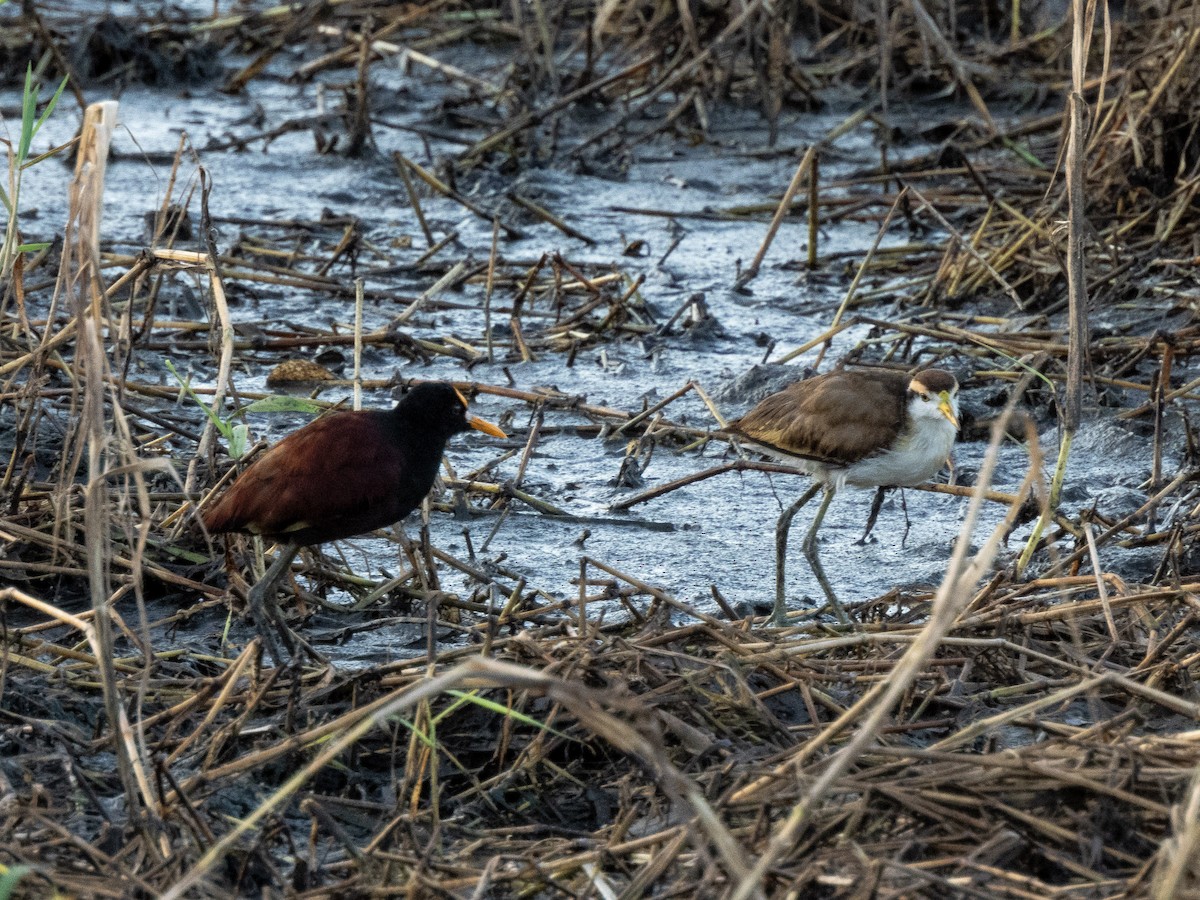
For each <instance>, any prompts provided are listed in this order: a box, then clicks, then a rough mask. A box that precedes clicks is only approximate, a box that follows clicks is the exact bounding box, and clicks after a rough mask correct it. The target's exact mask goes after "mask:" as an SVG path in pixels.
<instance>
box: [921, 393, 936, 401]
mask: <svg viewBox="0 0 1200 900" xmlns="http://www.w3.org/2000/svg"><path fill="white" fill-rule="evenodd" d="M921 399H922V400H924V401H925V402H926V403H928V402H929V401H930V400H932V399H933V398H932V397H930V396H929V395H928V394H922V395H921Z"/></svg>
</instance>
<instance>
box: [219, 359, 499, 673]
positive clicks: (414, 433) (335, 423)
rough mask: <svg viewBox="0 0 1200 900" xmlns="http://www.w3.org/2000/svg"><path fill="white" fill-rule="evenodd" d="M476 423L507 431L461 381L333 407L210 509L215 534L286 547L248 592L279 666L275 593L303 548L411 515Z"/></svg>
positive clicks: (280, 625)
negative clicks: (470, 401) (470, 407)
mask: <svg viewBox="0 0 1200 900" xmlns="http://www.w3.org/2000/svg"><path fill="white" fill-rule="evenodd" d="M471 428H474V429H476V430H477V431H482V432H484V433H485V434H490V435H492V436H494V437H506V435H505V434H504V432H503V431H501V430H500V429H499V428H498V427H496V426H495V425H493V424H492V423H491V422H485V421H484V420H483V419H480V418H477V417H475V416H468V415H467V399H466V397H464V396H463V395H462V393H461V392H459V391H458V390H457V389H456V388H454V387H453V386H451V385H448V384H438V383H428V384H421V385H417V386H416V387H414V388H413V389H412V390H410V391H409V392H408V393H407V394H405V395H404V397H403V398H401V400H400V402H399V403H397V404H396V406H395V408H394V409H392V410H362V411H358V412H349V411H346V412H335V413H332V414H330V415H327V416H324V417H323V418H320V419H317V420H316V421H315V422H310V423H309V424H308V425H306V426H304V427H303V428H301V429H300V430H298V431H295V432H293V433H292V434H290V435H288V436H287V437H286V438H284V439H283V440H282V441H280V442H279V443H278V444H276V445H275V446H274V447H272V448H271V449H270V450H268V451H267V452H266V453H264V454H263V455H262V456H261V457H259V459H258V460H257V461H256V462H254V463H252V464H251V465H250V467H249V468H248V469H246V471H245V472H243V473H242V474H241V476H239V477H238V479H237V481H236V482H234V484H233V487H231V488H230V489H229V490H228V491H226V492H225V493H224V494H223V495H222V496H221V497H220V499H218V500H217V501H216V503H214V504H213V505H212V506H210V507H209V508H208V509H206V510H205V511H204V526H205V527H206V528H207V529H208V530H209V531H213V532H229V531H239V532H243V533H246V534H258V535H262V536H263V537H265V538H267V539H269V540H271V541H275V542H278V543H281V544H283V545H284V546H283V547H282V549H281V550H280V551H279V555H278V556H277V557H276V558H275V562H273V563H272V564H271V567H270V568H269V569H268V570H267V572H266V574H265V575H264V576H263V577H262V579H261V580H260V581H259V582H258V583H257V584H255V585H254V587H253V588H251V590H250V594H249V597H248V599H249V603H250V610H251V613H252V614H253V615H254V619H255V623H256V624H257V626H258V630H259V633H260V634H262V636H263V642H264V643H265V644H266V645H267V649H268V650H269V651H270V652H271V655H272V656H273V657H274V658H275V661H276V663H279V662H281V661H282V656H281V655H280V653H279V647H278V644H276V642H275V639H274V636H273V635H272V633H271V629H270V628H268V627H267V624H268V620H269V621H270V623H271V624H272V625H274V626H275V629H276V630H277V631H278V632H279V634H280V635H281V636H282V637H283V640H284V642H285V643H286V644H287V645H288V651H289V653H290V654H293V655H294V652H295V647H294V643H293V641H292V634H291V631H290V629H288V627H287V625H286V624H285V623H284V621H283V616H282V614H281V613H280V611H279V608H278V606H276V604H275V590H276V588H277V587H278V585H279V582H280V581H281V580H282V579H283V577H284V574H285V573H286V572H287V571H288V569H289V568H290V567H291V564H292V560H293V559H295V557H296V553H297V552H298V551H299V549H300V548H301V547H304V546H308V545H309V544H320V543H323V542H325V541H336V540H341V539H342V538H348V537H352V536H354V535H356V534H362V533H364V532H367V531H374V530H375V529H376V528H382V527H384V526H385V525H390V524H392V523H393V522H398V521H399V520H400V519H403V518H404V517H405V516H407V515H408V514H409V513H410V512H412V511H413V510H414V509H416V508H417V506H418V505H419V504H420V503H421V501H422V500H423V499H424V498H425V495H426V494H427V493H429V489H430V488H431V487H432V486H433V480H434V478H435V477H436V476H437V470H438V465H439V464H440V463H441V461H442V453H443V452H444V451H445V449H446V442H447V441H449V440H450V438H451V437H453V436H454V435H456V434H458V433H459V432H462V431H467V430H468V429H471Z"/></svg>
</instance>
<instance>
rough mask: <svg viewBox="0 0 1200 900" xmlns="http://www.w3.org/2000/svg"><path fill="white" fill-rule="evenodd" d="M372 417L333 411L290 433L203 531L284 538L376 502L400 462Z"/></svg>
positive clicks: (229, 494) (242, 479) (397, 474)
mask: <svg viewBox="0 0 1200 900" xmlns="http://www.w3.org/2000/svg"><path fill="white" fill-rule="evenodd" d="M376 415H377V414H375V413H372V412H339V413H333V414H332V415H328V416H325V417H324V418H321V419H317V420H316V421H315V422H311V423H309V424H308V425H306V426H305V427H303V428H301V429H300V430H299V431H296V432H293V433H292V434H290V435H288V436H287V437H286V438H284V439H283V440H282V441H280V442H279V443H278V444H276V445H275V446H274V447H272V448H271V449H270V450H268V451H267V452H266V453H265V454H263V456H262V457H260V458H259V460H258V461H257V462H255V463H253V464H252V465H251V466H250V467H249V468H248V469H247V470H246V471H245V472H243V473H242V474H241V475H240V476H239V477H238V479H237V481H235V482H234V484H233V486H232V487H231V488H230V489H229V490H228V491H226V492H225V493H224V494H223V495H222V496H221V498H220V499H219V500H218V501H217V503H216V505H215V506H213V507H211V508H210V509H209V510H207V511H206V512H205V514H204V525H205V527H206V528H208V530H209V531H214V532H224V531H249V532H252V533H257V534H265V535H272V536H278V535H285V534H286V532H287V531H289V530H290V529H294V528H295V527H296V526H297V525H299V524H300V523H305V522H309V523H318V522H324V521H329V520H336V519H339V518H341V517H343V516H344V515H346V514H347V513H348V512H351V511H353V510H357V509H360V508H362V507H364V506H366V505H370V504H371V503H372V501H377V500H378V496H379V494H380V492H381V491H386V490H388V489H389V488H393V489H394V487H393V486H395V485H397V484H398V483H399V481H400V478H401V469H402V461H401V459H400V457H399V454H398V453H397V451H396V449H395V447H394V446H392V445H391V444H388V443H384V442H381V441H380V440H379V427H378V423H377V422H376V421H375V417H376ZM385 415H386V414H385Z"/></svg>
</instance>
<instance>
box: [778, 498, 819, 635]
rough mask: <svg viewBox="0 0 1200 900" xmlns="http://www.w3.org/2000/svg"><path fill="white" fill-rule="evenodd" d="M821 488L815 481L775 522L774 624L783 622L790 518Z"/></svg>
mask: <svg viewBox="0 0 1200 900" xmlns="http://www.w3.org/2000/svg"><path fill="white" fill-rule="evenodd" d="M819 490H821V484H820V482H816V483H814V484H813V486H812V487H810V488H809V489H808V490H807V491H805V492H804V493H803V494H802V495H801V496H800V499H799V500H797V501H796V502H795V503H793V504H792V505H791V506H789V507H788V508H787V509H785V510H784V511H783V515H781V516H780V517H779V521H777V522H776V523H775V608H774V609H773V610H772V612H771V621H772V622H773V623H774V624H776V625H782V624H783V610H784V605H785V603H784V596H783V571H784V566H785V562H786V559H787V539H788V532H789V531H790V530H791V527H792V519H794V518H796V513H798V512H800V509H801V508H802V507H803V506H804V504H805V503H807V502H808V501H809V500H811V499H812V498H813V497H815V496H817V491H819Z"/></svg>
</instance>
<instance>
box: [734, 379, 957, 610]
mask: <svg viewBox="0 0 1200 900" xmlns="http://www.w3.org/2000/svg"><path fill="white" fill-rule="evenodd" d="M728 430H729V431H730V432H732V433H733V434H734V435H736V436H738V437H740V438H743V439H745V440H746V441H748V442H749V443H750V444H752V445H753V446H755V447H756V448H758V449H759V450H761V451H762V452H763V453H766V454H767V455H769V456H773V457H775V458H777V459H780V460H783V461H784V462H788V463H792V464H795V465H799V466H800V467H801V468H803V469H805V470H806V471H807V472H808V473H809V474H810V475H811V476H812V477H813V478H814V479H815V482H814V484H813V485H812V487H810V488H809V489H808V490H807V491H805V493H804V494H803V495H801V497H800V499H799V500H797V501H796V502H795V503H793V504H792V505H791V506H790V507H788V508H787V509H786V510H784V512H783V514H782V515H781V516H780V517H779V521H778V522H777V523H776V526H775V608H774V612H773V618H774V621H775V622H776V623H777V624H781V623H782V622H783V613H784V589H783V588H784V585H783V582H784V578H783V575H784V557H785V555H786V552H787V538H788V531H789V530H790V529H791V525H792V519H793V518H795V516H796V513H797V512H799V511H800V508H801V507H802V506H804V504H806V503H808V501H809V500H811V499H812V498H813V497H815V496H816V495H817V492H818V491H821V490H823V491H824V492H825V496H824V497H823V498H822V500H821V505H820V507H819V508H818V509H817V515H816V517H815V518H814V519H813V522H812V525H811V526H810V527H809V529H808V534H807V535H805V538H804V544H803V547H804V558H805V559H806V560H807V561H808V564H809V566H810V567H811V568H812V571H813V574H814V575H816V577H817V581H818V582H819V583H820V585H821V590H822V591H824V592H825V596H826V598H827V600H828V601H829V606H830V607H831V608H832V609H833V611H834V612H835V613H836V614H837V616H838V618H839V619H840V620H841V621H842V622H844V623H846V622H849V617H848V616H847V615H846V611H845V609H843V608H842V604H841V602H840V601H839V600H838V598H837V595H836V594H834V592H833V588H832V587H831V586H830V584H829V579H828V578H826V577H825V571H824V569H822V567H821V561H820V558H819V557H818V556H817V529H819V528H820V527H821V521H822V520H823V519H824V518H825V513H826V511H827V510H828V509H829V503H830V501H831V500H833V495H834V494H835V493H836V492H837V491H839V490H841V489H842V487H844V486H845V485H847V484H849V485H853V486H854V487H882V486H888V487H912V486H915V485H918V484H921V483H922V482H925V481H928V480H929V479H930V478H932V477H933V476H934V475H936V474H937V473H938V472H939V471H940V470H941V468H942V466H944V465H945V464H946V460H947V458H948V457H949V455H950V451H951V449H953V447H954V439H955V437H956V436H957V434H958V381H957V380H955V378H954V376H953V375H951V374H950V373H949V372H946V371H943V370H941V369H925V370H924V371H922V372H917V373H916V374H915V375H906V374H904V373H901V372H889V371H878V370H864V371H840V372H830V373H828V374H826V375H818V376H816V377H814V378H808V379H805V380H804V381H798V382H796V383H795V384H791V385H789V386H788V387H786V388H784V389H783V390H782V391H779V392H778V393H775V394H771V395H770V396H769V397H767V398H765V399H764V400H763V401H762V402H760V403H759V404H758V405H757V406H755V407H754V408H753V409H752V410H750V412H748V413H746V415H744V416H742V417H741V418H740V419H737V420H735V421H734V422H731V423H730V425H729V429H728Z"/></svg>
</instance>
